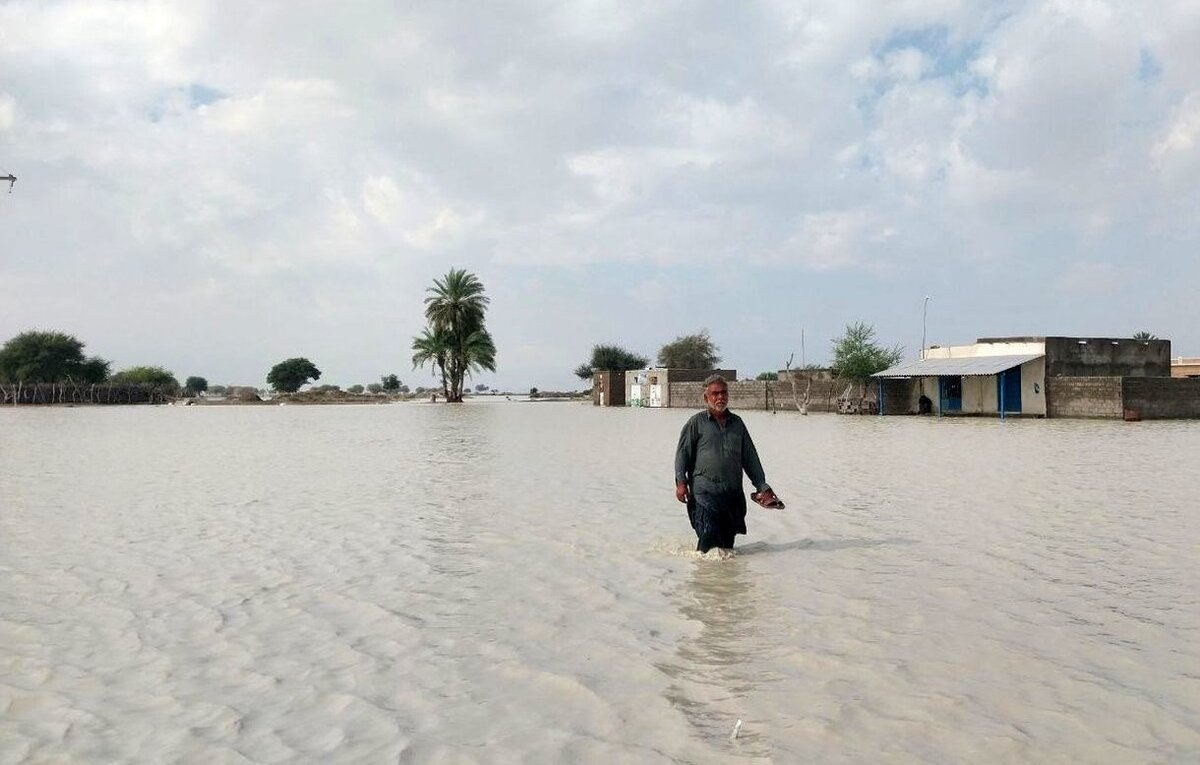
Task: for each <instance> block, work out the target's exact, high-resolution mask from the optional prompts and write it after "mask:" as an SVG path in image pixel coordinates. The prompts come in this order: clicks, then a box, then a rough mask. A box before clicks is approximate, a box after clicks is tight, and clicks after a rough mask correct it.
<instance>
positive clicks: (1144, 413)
mask: <svg viewBox="0 0 1200 765" xmlns="http://www.w3.org/2000/svg"><path fill="white" fill-rule="evenodd" d="M1122 398H1123V400H1124V408H1125V409H1132V410H1133V411H1135V412H1137V413H1138V416H1140V417H1141V418H1142V419H1143V420H1155V419H1166V418H1188V419H1190V418H1198V417H1200V379H1195V380H1191V379H1187V378H1178V377H1175V378H1171V377H1126V378H1124V380H1122Z"/></svg>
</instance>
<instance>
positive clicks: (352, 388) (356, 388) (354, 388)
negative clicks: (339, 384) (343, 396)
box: [346, 385, 366, 395]
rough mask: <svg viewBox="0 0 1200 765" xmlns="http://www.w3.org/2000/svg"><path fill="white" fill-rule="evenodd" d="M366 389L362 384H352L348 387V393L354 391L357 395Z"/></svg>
mask: <svg viewBox="0 0 1200 765" xmlns="http://www.w3.org/2000/svg"><path fill="white" fill-rule="evenodd" d="M365 390H366V388H364V387H363V386H361V385H351V386H350V387H349V388H346V392H347V393H354V394H356V395H357V394H360V393H362V392H363V391H365Z"/></svg>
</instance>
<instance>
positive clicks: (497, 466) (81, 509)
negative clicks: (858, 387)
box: [0, 402, 1200, 763]
mask: <svg viewBox="0 0 1200 765" xmlns="http://www.w3.org/2000/svg"><path fill="white" fill-rule="evenodd" d="M690 414H691V413H690V412H688V411H683V410H645V409H641V410H632V409H626V410H611V409H610V410H601V409H598V408H593V407H590V406H587V405H581V404H569V403H521V402H482V403H480V402H474V403H469V404H467V405H463V406H445V405H428V404H404V405H391V406H369V407H350V406H343V407H299V406H291V407H190V408H179V407H154V408H150V407H144V408H131V407H123V408H79V409H30V408H22V409H8V410H3V411H0V763H19V762H26V761H29V762H45V761H53V762H60V761H62V762H152V763H159V762H176V761H184V762H198V763H199V762H203V763H208V762H235V763H236V762H295V761H307V762H323V763H328V762H356V763H357V762H380V763H396V762H400V763H510V762H531V763H542V762H547V763H548V762H572V763H614V762H647V763H654V762H663V763H669V762H685V763H711V762H778V763H799V762H861V763H918V762H921V763H924V762H934V763H963V762H972V763H979V762H988V763H990V762H1000V763H1006V762H1012V763H1018V762H1022V763H1023V762H1039V763H1058V762H1061V763H1077V762H1088V763H1147V762H1180V763H1183V762H1196V761H1198V760H1200V501H1198V499H1200V496H1198V492H1197V475H1198V474H1200V471H1198V470H1197V467H1196V465H1197V462H1196V455H1197V454H1200V422H1172V423H1161V422H1160V423H1152V422H1147V423H1137V424H1127V423H1120V422H1083V421H1009V422H1005V423H1001V422H998V421H995V420H966V419H955V420H952V419H943V420H937V419H924V418H922V419H918V418H912V417H896V418H890V417H885V418H878V417H839V416H835V415H813V416H809V417H800V416H798V415H796V414H795V413H790V414H783V413H780V414H778V415H771V414H768V413H763V412H744V413H742V414H743V416H744V418H745V420H746V422H747V425H748V426H749V428H750V431H751V433H752V434H753V436H754V438H755V441H756V443H757V445H758V449H759V453H760V455H761V456H762V459H763V463H764V465H765V467H766V470H767V476H768V479H769V480H770V482H771V484H772V485H773V486H774V487H775V489H776V490H777V491H778V493H779V494H780V495H781V496H782V497H783V499H784V500H786V501H787V502H788V507H787V509H786V510H782V511H768V510H762V509H758V508H757V507H753V506H752V509H751V510H750V516H749V518H748V519H747V523H748V526H749V531H750V533H749V535H748V536H746V537H739V538H738V542H739V544H738V547H739V554H738V555H737V557H735V558H733V559H731V560H707V559H698V558H697V557H696V556H695V555H694V554H692V553H690V552H688V551H689V550H690V549H691V548H692V547H694V544H695V538H694V536H693V535H692V532H691V529H690V528H689V527H688V525H687V520H686V516H685V512H684V509H683V507H682V506H680V505H679V504H678V503H676V502H675V501H674V498H673V491H672V489H673V479H672V456H673V452H674V447H675V442H676V439H677V437H678V433H679V428H680V426H681V425H682V423H683V421H684V420H685V419H686V418H687V417H688V416H689V415H690ZM739 720H741V721H742V725H741V727H740V730H739V734H738V736H737V738H731V734H732V732H733V730H734V727H735V725H736V724H737V722H738V721H739Z"/></svg>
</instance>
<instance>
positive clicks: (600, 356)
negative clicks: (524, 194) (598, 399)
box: [575, 345, 650, 380]
mask: <svg viewBox="0 0 1200 765" xmlns="http://www.w3.org/2000/svg"><path fill="white" fill-rule="evenodd" d="M649 363H650V360H649V359H647V358H646V357H645V356H642V355H640V354H637V353H634V352H633V351H627V350H625V349H624V348H622V347H621V346H619V345H593V346H592V357H591V359H589V360H588V361H585V362H583V363H582V364H580V365H579V366H577V367H576V368H575V376H576V377H578V378H579V379H581V380H590V379H592V375H593V374H594V373H595V371H596V370H598V369H603V370H606V371H610V372H626V371H628V370H630V369H645V367H646V365H647V364H649Z"/></svg>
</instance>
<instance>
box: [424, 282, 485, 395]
mask: <svg viewBox="0 0 1200 765" xmlns="http://www.w3.org/2000/svg"><path fill="white" fill-rule="evenodd" d="M427 292H429V295H428V296H427V297H426V298H425V318H426V320H427V321H428V324H427V325H426V327H425V329H424V330H423V331H422V333H421V334H420V335H417V336H416V337H414V338H413V343H412V350H413V358H412V361H413V368H414V369H416V368H417V367H423V366H425V365H426V364H429V365H431V366H432V368H433V371H434V374H435V375H438V376H440V377H441V382H442V394H443V395H444V396H445V400H446V401H447V402H451V403H461V402H462V398H463V381H464V379H465V378H467V377H470V376H471V374H472V373H473V372H479V371H482V370H485V369H486V370H487V371H489V372H495V371H496V345H495V343H494V342H493V341H492V336H491V334H489V333H488V331H487V327H486V325H485V322H484V314H485V313H486V312H487V306H488V303H489V302H490V301H489V299H488V297H487V296H486V295H485V294H484V289H483V283H482V282H480V281H479V279H478V278H477V277H476V276H475V275H474V274H472V273H468V272H467V271H464V270H461V269H453V268H452V269H450V271H449V272H447V274H446V275H445V276H444V277H442V278H441V279H435V280H434V282H433V286H432V287H430V288H429V289H428V290H427Z"/></svg>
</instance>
